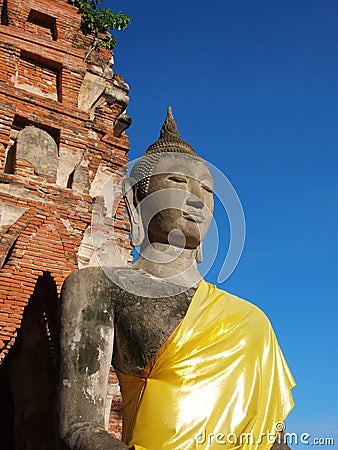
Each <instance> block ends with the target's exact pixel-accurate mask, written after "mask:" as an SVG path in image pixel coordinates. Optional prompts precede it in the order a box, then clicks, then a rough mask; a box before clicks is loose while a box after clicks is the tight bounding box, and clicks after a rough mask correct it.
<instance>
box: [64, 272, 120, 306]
mask: <svg viewBox="0 0 338 450" xmlns="http://www.w3.org/2000/svg"><path fill="white" fill-rule="evenodd" d="M119 291H120V288H119V287H118V286H117V285H116V284H115V283H114V281H112V279H111V278H110V277H109V276H108V275H107V273H106V271H105V270H103V269H102V268H101V267H87V268H84V269H80V270H77V271H76V272H73V273H71V274H70V275H69V276H68V277H67V278H66V280H65V282H64V284H63V287H62V291H61V299H62V300H61V301H62V307H63V308H65V307H72V308H74V309H77V310H79V309H82V310H83V308H90V309H91V310H93V311H97V314H99V312H100V311H102V310H108V311H110V310H111V309H112V308H113V306H114V299H115V298H116V297H117V296H118V295H119Z"/></svg>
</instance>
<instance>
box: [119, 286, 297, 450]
mask: <svg viewBox="0 0 338 450" xmlns="http://www.w3.org/2000/svg"><path fill="white" fill-rule="evenodd" d="M117 375H118V377H119V381H120V386H121V391H122V396H123V402H124V410H123V414H124V429H123V440H124V441H125V442H126V443H127V444H128V445H129V446H130V447H133V446H134V448H135V450H141V449H147V450H161V449H168V450H181V449H182V450H189V449H214V448H215V449H216V448H224V447H225V448H232V449H236V448H238V449H240V448H241V449H245V450H249V449H250V450H254V449H262V450H265V449H268V448H270V447H271V446H272V444H273V442H274V440H275V437H276V436H277V434H278V433H277V431H278V425H277V429H276V424H278V423H279V422H283V420H284V419H285V418H286V416H287V414H288V413H289V411H290V410H291V409H292V407H293V400H292V395H291V388H292V387H293V386H294V384H295V383H294V380H293V378H292V375H291V373H290V371H289V368H288V366H287V364H286V362H285V360H284V357H283V355H282V353H281V350H280V348H279V345H278V342H277V340H276V337H275V334H274V332H273V330H272V327H271V325H270V323H269V321H268V319H267V318H266V316H265V315H264V314H263V313H262V312H261V311H260V310H259V309H258V308H257V307H256V306H254V305H253V304H251V303H249V302H247V301H245V300H242V299H240V298H238V297H235V296H233V295H231V294H228V293H227V292H225V291H222V290H220V289H218V288H216V287H215V286H214V285H212V284H210V283H207V282H205V281H204V280H202V281H201V282H200V284H199V286H198V288H197V290H196V292H195V295H194V297H193V299H192V301H191V304H190V306H189V308H188V311H187V313H186V315H185V317H184V319H183V320H182V321H181V323H180V324H179V325H178V327H177V328H176V330H175V331H174V332H173V334H172V335H171V336H170V338H169V339H168V340H167V341H166V343H165V344H164V345H163V346H162V347H161V349H160V350H159V351H158V353H157V355H156V356H155V358H153V360H152V361H151V362H150V363H149V364H148V365H147V367H146V368H145V369H144V371H143V373H142V374H141V376H140V377H136V376H133V375H127V374H124V373H121V372H119V371H117ZM269 433H270V435H269ZM222 446H223V447H222Z"/></svg>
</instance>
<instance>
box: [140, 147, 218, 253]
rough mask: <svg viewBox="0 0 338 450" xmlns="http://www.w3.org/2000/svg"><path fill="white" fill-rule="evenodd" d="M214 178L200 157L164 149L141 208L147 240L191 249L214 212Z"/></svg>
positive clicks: (199, 239)
mask: <svg viewBox="0 0 338 450" xmlns="http://www.w3.org/2000/svg"><path fill="white" fill-rule="evenodd" d="M213 205H214V203H213V179H212V177H211V174H210V171H209V169H208V167H207V165H206V164H205V163H204V162H203V161H202V160H201V159H199V158H196V157H193V156H190V155H185V154H180V153H167V154H166V155H164V156H162V157H161V159H160V160H159V161H158V162H157V164H156V166H155V168H154V170H153V173H152V175H151V177H150V180H149V185H148V190H147V195H146V197H145V198H144V199H143V200H142V202H141V204H140V205H139V207H140V212H141V216H142V223H143V227H144V230H145V233H148V239H149V241H150V242H161V243H170V244H172V245H175V246H178V247H184V248H190V249H194V248H197V247H198V245H199V244H200V243H201V242H202V240H203V238H204V236H205V234H206V232H207V230H208V228H209V225H210V222H211V218H212V213H213Z"/></svg>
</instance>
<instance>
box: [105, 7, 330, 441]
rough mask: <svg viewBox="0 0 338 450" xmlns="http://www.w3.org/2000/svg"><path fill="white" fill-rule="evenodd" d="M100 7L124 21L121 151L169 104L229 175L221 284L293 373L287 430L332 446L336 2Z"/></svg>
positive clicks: (155, 125) (194, 141) (221, 226)
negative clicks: (261, 321) (232, 225)
mask: <svg viewBox="0 0 338 450" xmlns="http://www.w3.org/2000/svg"><path fill="white" fill-rule="evenodd" d="M104 4H105V6H107V7H111V8H112V9H113V10H115V11H118V10H123V11H124V12H125V13H127V14H129V15H130V16H131V19H132V23H131V25H130V26H129V27H128V29H127V30H125V31H123V32H118V33H115V36H116V38H117V45H116V48H115V51H114V57H115V71H116V72H117V73H120V74H122V75H123V76H124V78H125V80H126V82H128V83H129V84H130V89H131V90H130V106H129V108H128V113H129V114H130V115H131V116H132V119H133V125H132V127H131V128H130V129H129V130H128V135H129V137H130V142H131V150H130V153H129V156H130V158H131V159H134V158H136V157H138V156H139V155H141V154H142V153H143V152H144V151H145V149H146V148H147V147H148V146H149V144H150V143H152V142H153V141H154V140H155V139H157V137H158V134H159V130H160V127H161V124H162V122H163V120H164V117H165V114H166V108H167V106H168V105H172V106H173V109H174V115H175V118H176V121H177V123H178V126H179V129H180V132H181V135H182V138H183V139H185V140H186V141H188V142H189V143H190V144H191V145H192V146H193V147H194V149H195V150H196V152H197V153H199V154H200V155H201V156H203V157H204V158H205V159H207V160H208V161H210V162H211V163H212V164H214V165H216V166H217V167H218V168H219V169H220V170H221V171H222V172H223V173H224V174H225V175H226V176H227V177H228V179H229V180H230V182H231V183H232V185H233V186H234V188H235V190H236V192H237V194H238V196H239V198H240V200H241V203H242V206H243V210H244V213H245V219H246V242H245V247H244V251H243V255H242V258H241V260H240V262H239V264H238V266H237V268H236V270H235V271H234V273H233V274H232V275H231V277H230V278H229V279H228V280H227V281H226V282H225V283H223V284H222V285H221V286H220V287H222V288H223V289H225V290H228V291H230V292H232V293H235V294H237V295H239V296H241V297H244V298H246V299H248V300H250V301H252V302H254V303H255V304H257V305H258V306H259V307H260V308H261V309H263V311H264V312H265V313H266V314H267V315H268V317H269V318H270V320H271V322H272V324H273V327H274V329H275V332H276V334H277V337H278V339H279V342H280V345H281V347H282V349H283V352H284V354H285V356H286V359H287V361H288V363H289V366H290V368H291V370H292V372H293V374H294V377H295V379H296V381H297V387H296V388H295V389H294V398H295V402H296V406H295V408H294V410H293V411H292V413H291V414H290V415H289V418H288V420H287V427H288V431H290V432H292V431H293V432H297V433H299V434H301V433H305V432H307V433H310V434H311V435H312V437H331V436H332V437H335V438H336V445H338V395H337V391H338V389H337V379H338V373H337V372H338V363H337V350H336V347H337V342H338V339H337V337H338V336H337V335H338V332H337V329H338V327H337V317H338V314H337V309H338V308H337V300H338V298H337V275H338V274H337V269H338V264H337V263H338V261H337V260H338V257H337V255H338V239H337V230H338V208H337V205H338V176H337V173H338V126H337V124H338V3H337V2H336V1H335V0H330V1H329V0H320V1H319V0H284V1H273V0H270V1H260V0H259V1H252V0H251V1H249V0H224V1H222V0H210V1H209V2H202V1H190V0H187V1H177V0H172V1H171V2H161V1H158V0H157V1H155V0H150V1H147V2H140V1H138V0H129V1H127V0H126V1H120V0H119V1H114V2H112V1H111V0H106V1H105V3H104ZM216 206H217V205H216ZM215 217H216V222H217V226H218V231H219V233H221V235H222V239H221V244H220V253H222V252H223V253H222V255H223V256H222V255H218V257H217V259H216V261H215V264H214V266H213V268H212V270H211V271H210V273H209V274H208V276H206V279H207V280H208V281H211V282H216V280H217V273H218V272H219V270H220V267H221V265H222V258H224V254H225V253H226V250H227V248H226V245H227V242H228V234H229V226H228V223H227V220H226V216H224V213H223V215H222V211H221V208H220V205H218V206H217V207H216V212H215ZM310 440H311V439H310ZM305 447H306V446H305V445H300V444H299V445H298V446H294V448H305ZM321 447H323V446H321ZM331 448H332V447H331Z"/></svg>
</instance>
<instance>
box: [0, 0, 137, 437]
mask: <svg viewBox="0 0 338 450" xmlns="http://www.w3.org/2000/svg"><path fill="white" fill-rule="evenodd" d="M0 10H1V12H2V15H1V17H2V21H1V25H0V195H1V202H2V205H3V206H2V208H3V209H2V211H5V216H6V214H7V216H8V214H9V216H8V217H9V218H8V217H7V216H6V217H5V216H4V217H5V218H3V219H0V266H1V267H2V269H1V272H0V357H1V358H2V359H3V358H5V357H6V355H7V354H8V352H10V350H11V348H12V346H13V344H14V342H15V338H16V335H17V331H18V329H19V328H20V325H21V320H22V316H23V313H24V310H25V306H26V305H27V304H28V301H29V299H30V296H31V295H32V293H33V291H34V287H35V285H36V282H37V279H38V277H39V276H41V275H42V274H43V273H44V272H48V273H50V274H51V276H52V278H53V279H54V281H55V283H56V286H57V290H58V292H60V288H61V286H62V283H63V281H64V279H65V277H66V276H67V275H68V274H69V273H70V272H72V271H74V270H77V268H78V251H79V248H80V246H81V242H82V240H83V237H84V232H85V231H86V230H87V231H88V230H90V225H91V218H92V215H91V212H92V207H93V202H94V200H95V199H94V198H93V194H91V187H92V183H93V181H94V180H96V178H95V177H96V176H97V174H98V173H99V172H98V171H100V170H104V171H105V172H106V173H108V174H109V173H114V171H115V170H116V169H118V168H119V167H122V166H124V165H125V164H127V152H128V149H129V142H128V138H127V136H126V134H125V133H124V132H122V134H119V133H117V132H114V130H115V129H117V127H116V125H117V123H118V121H119V116H120V115H121V114H123V113H124V111H125V107H126V104H127V101H128V97H127V91H128V86H127V85H126V84H125V83H124V81H123V78H122V77H121V76H119V75H115V74H114V73H113V72H112V70H111V69H110V68H109V60H110V58H111V54H110V52H108V51H103V50H102V51H101V52H100V53H99V54H97V53H95V52H93V53H92V54H91V56H90V58H89V59H88V60H86V55H87V53H88V51H89V48H90V45H91V42H92V40H91V38H90V37H88V36H84V35H83V34H82V32H81V30H80V21H81V19H80V16H79V14H78V12H77V8H75V7H73V6H72V5H70V4H68V3H67V1H61V0H54V1H53V7H52V8H51V4H50V1H49V0H7V2H5V1H4V0H2V1H1V0H0ZM86 74H87V75H86ZM88 74H91V75H90V77H91V78H89V79H90V80H92V79H93V80H94V81H93V82H94V83H95V82H98V80H99V79H100V80H101V82H102V83H103V84H102V86H106V87H109V86H110V87H111V88H112V89H115V91H116V92H118V93H119V95H117V98H116V100H115V101H114V100H111V97H110V99H109V100H107V98H106V97H105V96H104V93H103V94H102V95H101V96H99V97H98V98H96V97H95V95H94V96H93V102H92V105H91V106H90V107H88V108H86V107H84V106H81V105H80V107H79V94H80V95H81V92H82V89H83V81H84V79H85V76H86V77H88V76H89V75H88ZM97 74H99V76H98V75H97ZM93 77H94V78H93ZM95 77H96V78H95ZM103 90H104V89H103ZM121 98H122V100H121ZM96 104H99V105H100V107H96ZM28 125H33V126H35V127H37V128H40V129H42V130H44V131H46V132H47V133H49V134H50V136H51V137H52V138H53V139H54V140H55V142H56V145H57V148H58V156H57V166H56V167H55V173H56V175H55V176H50V175H43V174H41V173H40V174H39V173H37V170H36V167H35V166H34V164H33V163H32V162H31V161H30V160H29V159H22V158H21V159H20V158H17V157H16V156H15V155H16V153H15V152H16V137H17V135H18V132H19V131H20V130H21V129H23V128H25V127H26V126H28ZM11 158H12V162H13V170H9V169H8V167H9V166H10V159H11ZM77 167H78V168H80V170H81V174H82V175H81V176H82V181H83V182H82V184H81V185H80V186H77V188H76V189H75V187H74V188H73V186H72V184H71V179H72V178H71V176H72V171H73V170H75V168H77ZM121 181H122V180H121V179H118V180H117V183H121ZM114 201H115V202H120V198H116V199H115V200H114ZM8 211H9V212H8ZM0 212H1V210H0ZM12 212H14V216H13V217H12V218H11V213H12ZM106 222H112V223H113V225H114V226H115V228H116V230H117V242H118V245H119V246H120V247H121V248H123V249H124V255H126V256H128V252H129V251H130V249H131V247H130V243H129V239H128V237H129V223H128V219H127V216H126V213H125V207H124V203H123V202H122V201H121V202H120V203H119V206H118V209H117V211H116V215H115V217H114V218H113V219H107V221H106ZM112 376H113V375H112ZM114 404H115V407H116V411H115V412H114V411H113V413H112V416H111V417H112V420H111V424H110V430H111V431H112V432H115V433H117V435H118V433H120V432H121V415H120V407H121V401H120V400H119V399H117V400H115V403H114Z"/></svg>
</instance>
